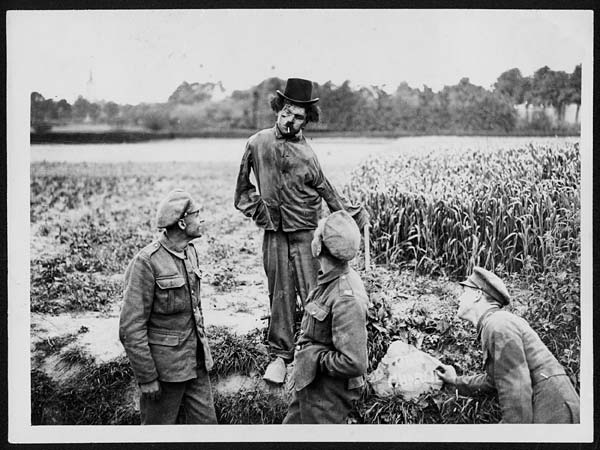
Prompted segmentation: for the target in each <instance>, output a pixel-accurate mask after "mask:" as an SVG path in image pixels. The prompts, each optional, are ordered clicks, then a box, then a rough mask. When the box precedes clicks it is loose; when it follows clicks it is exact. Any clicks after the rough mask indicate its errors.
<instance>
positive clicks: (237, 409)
mask: <svg viewBox="0 0 600 450" xmlns="http://www.w3.org/2000/svg"><path fill="white" fill-rule="evenodd" d="M287 409H288V404H287V402H286V401H285V398H284V397H283V396H281V395H279V394H277V393H275V392H271V391H268V390H265V389H261V388H260V387H259V386H256V387H255V388H253V389H242V390H241V391H239V392H236V393H235V394H234V395H228V396H224V395H220V394H216V395H215V410H216V413H217V420H218V422H219V423H226V424H275V423H281V422H282V421H283V418H284V417H285V415H286V413H287Z"/></svg>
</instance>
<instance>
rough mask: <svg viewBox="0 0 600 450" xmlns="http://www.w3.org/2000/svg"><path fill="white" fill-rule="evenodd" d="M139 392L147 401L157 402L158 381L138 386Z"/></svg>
mask: <svg viewBox="0 0 600 450" xmlns="http://www.w3.org/2000/svg"><path fill="white" fill-rule="evenodd" d="M140 390H141V391H142V395H144V396H146V397H147V398H148V399H149V400H152V401H157V400H158V399H160V393H161V391H160V383H159V382H158V380H154V381H151V382H150V383H143V384H140Z"/></svg>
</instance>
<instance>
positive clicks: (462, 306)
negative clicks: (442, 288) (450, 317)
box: [456, 286, 481, 319]
mask: <svg viewBox="0 0 600 450" xmlns="http://www.w3.org/2000/svg"><path fill="white" fill-rule="evenodd" d="M462 289H463V292H462V294H461V296H460V297H458V301H459V304H458V312H457V313H456V315H457V316H458V317H460V318H461V319H465V317H466V315H467V314H468V313H469V311H471V309H472V308H473V304H474V303H475V302H476V301H477V300H478V299H479V297H480V296H481V291H480V290H479V289H474V288H470V287H467V286H463V288H462Z"/></svg>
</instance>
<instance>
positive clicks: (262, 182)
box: [234, 78, 369, 383]
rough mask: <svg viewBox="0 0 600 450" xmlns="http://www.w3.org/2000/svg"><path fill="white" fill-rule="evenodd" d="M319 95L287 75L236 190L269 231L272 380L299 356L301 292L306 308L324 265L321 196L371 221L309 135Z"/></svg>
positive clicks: (266, 259) (239, 202)
mask: <svg viewBox="0 0 600 450" xmlns="http://www.w3.org/2000/svg"><path fill="white" fill-rule="evenodd" d="M318 100H319V99H318V98H312V82H311V81H309V80H303V79H299V78H290V79H288V80H287V83H286V87H285V90H284V92H281V91H279V90H277V96H276V97H273V98H272V100H271V107H272V109H273V111H275V112H276V113H277V119H276V123H275V125H274V126H273V127H272V128H268V129H265V130H261V131H259V132H258V133H256V134H254V135H253V136H251V137H250V139H248V142H247V143H246V149H245V151H244V156H243V157H242V161H241V165H240V171H239V175H238V178H237V185H236V189H235V199H234V204H235V207H236V208H237V209H239V210H240V211H241V212H242V213H243V214H244V215H246V216H247V217H251V218H252V219H253V220H254V221H255V223H256V224H257V225H258V226H259V227H260V228H263V229H264V240H263V264H264V269H265V272H266V275H267V279H268V287H269V305H270V323H269V330H268V345H269V351H270V354H271V357H272V361H271V363H270V364H269V365H268V367H267V370H266V371H265V374H264V378H265V380H267V381H270V382H273V383H283V381H284V379H285V375H286V364H288V363H289V362H291V361H292V359H293V356H294V326H295V325H294V324H295V313H296V304H297V297H299V299H300V303H301V304H302V305H304V303H305V301H306V297H307V295H308V293H309V292H310V290H311V289H312V288H314V287H315V283H316V278H317V271H318V270H319V264H318V262H317V260H316V259H315V258H313V256H312V255H311V250H310V243H311V241H312V238H313V233H314V230H315V228H316V227H317V224H318V221H319V218H320V212H321V205H322V201H323V200H325V202H326V203H327V206H328V207H329V209H330V210H331V211H339V210H345V211H347V212H348V213H349V214H350V215H351V216H352V217H353V218H354V220H355V221H356V223H357V225H358V227H359V228H360V229H363V227H364V226H365V225H366V224H368V221H369V215H368V213H367V212H366V210H365V209H364V208H363V207H361V206H357V205H352V204H350V203H349V202H348V201H347V200H346V199H345V198H344V197H342V196H341V195H340V194H339V193H338V191H337V190H336V189H335V188H334V187H333V186H332V185H331V183H330V182H329V181H328V180H327V178H326V177H325V175H324V174H323V171H322V170H321V166H320V164H319V161H318V159H317V157H316V155H315V153H314V151H313V150H312V148H311V147H310V145H309V144H308V142H307V141H306V139H305V138H304V135H303V130H304V128H305V126H306V125H307V124H308V123H309V122H317V121H318V120H319V112H320V111H319V108H318V106H317V105H316V103H317V101H318ZM251 173H253V175H254V178H255V179H256V186H255V185H254V184H253V183H252V181H251V180H250V176H251Z"/></svg>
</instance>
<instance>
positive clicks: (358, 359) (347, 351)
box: [294, 263, 369, 391]
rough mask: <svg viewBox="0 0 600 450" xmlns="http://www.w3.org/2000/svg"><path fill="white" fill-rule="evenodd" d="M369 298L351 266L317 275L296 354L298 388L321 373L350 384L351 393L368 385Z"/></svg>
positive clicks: (295, 379) (296, 381)
mask: <svg viewBox="0 0 600 450" xmlns="http://www.w3.org/2000/svg"><path fill="white" fill-rule="evenodd" d="M368 302H369V300H368V297H367V292H366V291H365V287H364V285H363V283H362V280H361V279H360V277H359V276H358V274H357V273H356V272H355V271H354V270H353V269H351V268H350V267H349V266H348V264H347V263H345V264H343V265H341V266H338V267H336V268H335V269H333V270H332V271H330V272H329V273H326V274H324V273H322V272H319V278H318V280H317V287H316V288H315V289H313V290H312V291H311V292H310V293H309V295H308V298H307V300H306V305H305V308H304V316H303V318H302V326H301V328H302V329H301V331H300V337H299V338H298V341H297V345H296V354H295V367H294V384H295V389H296V390H298V391H299V390H301V389H303V388H305V387H306V386H308V385H309V384H310V383H311V382H312V381H313V380H314V379H315V377H317V376H318V374H319V373H327V374H328V375H330V376H332V377H336V378H344V379H347V380H348V389H354V388H357V387H360V386H362V385H363V384H364V378H363V376H364V374H365V373H366V371H367V364H368V360H367V328H366V323H367V308H368Z"/></svg>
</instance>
